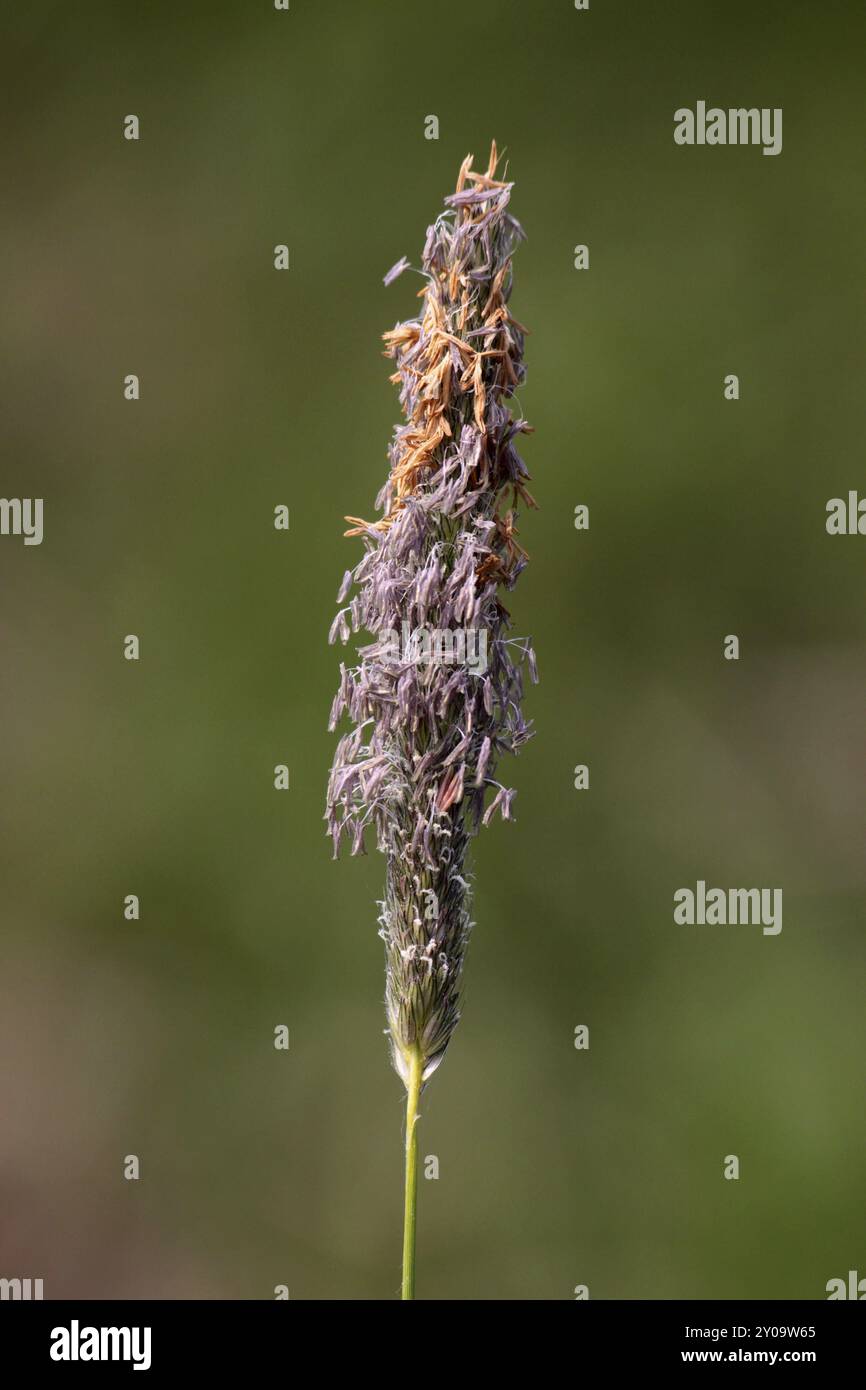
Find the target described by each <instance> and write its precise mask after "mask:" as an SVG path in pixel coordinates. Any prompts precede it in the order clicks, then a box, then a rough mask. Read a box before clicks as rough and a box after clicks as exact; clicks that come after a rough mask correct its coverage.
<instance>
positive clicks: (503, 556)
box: [326, 144, 537, 1085]
mask: <svg viewBox="0 0 866 1390" xmlns="http://www.w3.org/2000/svg"><path fill="white" fill-rule="evenodd" d="M497 163H498V158H497V153H496V146H495V144H494V145H493V147H492V149H491V153H490V161H489V164H488V167H487V171H486V172H485V173H476V172H475V171H474V170H473V169H472V167H471V166H472V156H471V155H468V156H467V157H466V159H465V160H464V161H463V164H462V166H461V168H460V173H459V176H458V179H457V187H456V191H455V192H454V193H452V194H450V195H449V196H448V197H447V198H446V199H445V210H444V211H443V212H442V213H440V215H439V217H438V218H437V219H436V221H435V222H434V224H433V226H432V227H430V228H429V229H428V232H427V241H426V244H425V246H424V252H423V258H422V267H423V275H424V280H425V283H424V287H423V289H422V291H421V295H420V297H421V300H422V304H421V312H420V314H419V316H418V318H416V319H411V320H409V321H408V322H406V323H400V324H398V325H397V327H396V328H394V329H392V330H391V331H390V332H389V333H386V334H385V335H384V340H385V343H386V355H387V356H389V357H393V359H394V361H395V363H396V366H397V371H396V372H395V374H394V376H393V377H392V378H391V380H392V381H394V382H395V383H397V384H398V385H399V386H400V404H401V406H402V408H403V412H404V415H405V421H404V423H402V424H400V425H398V426H397V427H396V428H395V431H394V437H393V440H392V442H391V446H390V450H389V460H390V465H391V468H390V474H389V476H388V479H387V481H386V482H385V485H384V487H383V488H382V490H381V492H380V493H379V496H378V498H377V500H376V505H377V508H378V509H379V510H380V511H381V513H382V515H381V517H380V518H379V520H378V521H375V522H366V521H363V520H361V519H360V518H357V517H348V518H347V520H348V521H349V522H350V529H349V530H348V531H347V532H346V534H347V535H349V536H360V537H361V538H362V539H363V541H364V546H365V553H364V556H363V558H362V559H361V561H360V563H359V564H358V565H357V566H356V567H355V569H354V570H349V571H347V572H346V574H345V575H344V578H343V583H342V585H341V587H340V592H339V595H338V602H339V603H340V604H346V600H347V599H348V598H349V595H350V593H351V591H352V589H353V588H354V589H355V591H356V592H355V594H354V597H352V598H351V601H350V602H348V604H347V605H346V606H344V607H342V608H341V609H340V611H339V612H338V613H337V616H336V618H335V619H334V623H333V626H332V628H331V633H330V640H331V641H332V642H333V641H334V640H335V639H336V637H337V636H338V635H339V636H340V638H341V640H342V641H343V643H346V642H347V641H348V640H349V637H350V634H351V633H357V632H359V631H361V630H364V631H366V632H368V633H370V634H371V636H372V638H373V641H372V643H370V644H369V645H367V646H364V647H361V648H360V649H359V652H358V656H359V664H358V665H357V666H354V667H353V668H352V669H347V667H346V666H345V665H343V664H341V666H340V687H339V690H338V692H337V696H336V698H335V700H334V704H333V707H332V709H331V718H330V724H329V727H330V728H331V729H332V730H333V729H334V728H335V727H336V725H337V724H338V722H339V721H340V719H341V718H342V716H343V715H344V714H348V716H349V718H350V720H351V721H352V723H353V725H354V727H353V728H352V730H351V731H350V732H348V733H346V734H344V735H343V736H342V737H341V739H340V741H339V744H338V746H337V750H336V753H335V756H334V764H333V767H332V769H331V776H330V781H329V785H328V798H327V811H326V819H327V822H328V830H329V833H330V834H331V836H332V838H333V842H334V855H335V857H336V856H337V854H338V853H339V848H340V844H341V842H342V841H343V839H344V838H345V839H347V840H348V841H349V843H350V846H351V852H352V853H353V854H358V853H364V848H365V847H364V837H365V831H366V829H367V827H368V826H371V827H372V828H373V831H374V832H375V836H376V841H377V845H378V848H379V849H380V850H381V851H382V852H383V853H384V855H385V858H386V878H385V896H384V900H383V901H382V902H381V903H380V908H381V913H380V917H379V922H380V933H379V934H380V936H381V937H382V938H383V940H384V942H385V966H386V987H385V1008H386V1014H387V1020H388V1031H389V1034H390V1041H391V1055H392V1060H393V1063H394V1067H395V1069H396V1070H397V1072H398V1073H399V1075H400V1076H401V1077H402V1078H403V1081H404V1082H405V1083H406V1084H407V1085H408V1073H409V1058H410V1056H411V1055H412V1054H413V1052H416V1051H417V1052H418V1053H420V1056H421V1059H422V1063H423V1076H424V1079H426V1078H427V1077H429V1076H430V1075H431V1074H432V1072H433V1071H434V1070H435V1068H436V1067H437V1066H438V1064H439V1062H440V1061H441V1059H442V1057H443V1055H444V1052H445V1049H446V1047H447V1045H448V1042H449V1039H450V1037H451V1034H452V1033H453V1031H454V1028H455V1026H456V1024H457V1021H458V1019H459V1016H460V986H461V975H462V968H463V960H464V956H465V953H466V947H467V943H468V939H469V933H470V930H471V926H472V923H471V920H470V915H469V895H470V888H469V882H468V878H467V872H468V871H467V865H466V859H467V849H468V844H469V840H470V838H471V836H472V835H473V834H474V833H475V831H476V830H477V829H478V827H479V825H480V824H484V825H487V824H489V822H490V820H491V818H492V817H493V815H494V814H495V813H496V812H497V811H498V812H499V813H500V814H501V816H502V817H503V819H505V820H510V819H511V818H512V803H513V799H514V792H513V791H511V790H509V789H508V788H507V787H505V786H503V785H502V784H501V783H500V782H498V781H497V780H496V776H495V773H496V767H497V763H498V760H499V758H500V756H501V755H502V754H503V753H510V752H516V751H517V750H518V749H519V748H520V747H521V745H522V744H523V743H525V742H526V740H527V739H528V738H529V737H530V736H531V727H530V725H529V724H527V723H526V721H525V720H524V717H523V713H522V708H521V705H522V697H523V680H522V666H523V664H524V662H525V663H526V664H527V665H528V667H529V671H530V674H531V676H532V679H533V680H535V679H537V676H536V670H535V657H534V654H533V651H532V648H531V646H530V644H529V642H527V641H524V640H522V639H513V638H509V635H508V634H509V631H510V626H511V624H510V618H509V614H508V611H507V609H506V608H505V606H504V604H503V602H502V597H501V591H502V590H503V589H505V590H510V589H512V588H513V586H514V584H515V582H516V580H517V578H518V577H519V575H520V573H521V571H522V570H523V568H524V566H525V564H526V554H525V552H524V551H523V549H522V548H521V546H520V545H519V544H518V542H517V539H516V534H515V527H514V521H515V516H516V509H517V505H518V503H519V502H520V501H523V502H524V503H526V504H527V505H529V506H534V502H533V499H532V497H531V496H530V494H529V493H528V492H527V490H526V481H527V479H528V477H529V475H528V473H527V471H526V468H525V466H524V464H523V461H522V459H521V458H520V455H519V454H518V452H517V448H516V445H515V441H516V440H517V437H518V436H519V435H520V434H524V433H528V432H529V429H530V426H529V425H528V424H527V423H526V421H525V420H523V419H522V418H520V417H519V416H518V417H517V418H514V416H513V415H512V411H511V409H510V405H509V402H510V399H511V397H512V396H513V393H514V391H515V389H516V388H517V387H518V386H519V385H520V383H521V382H522V381H523V379H524V375H525V368H524V365H523V338H524V332H525V330H524V329H523V327H522V326H521V325H520V324H519V323H518V322H517V320H516V319H514V318H513V317H512V315H511V313H510V311H509V308H508V301H509V297H510V292H511V254H512V251H513V250H514V248H515V246H516V245H517V243H518V242H519V241H520V240H521V239H522V237H523V230H522V228H521V227H520V224H519V223H518V222H517V221H516V220H515V219H514V218H513V217H512V216H511V214H510V213H509V212H508V203H509V199H510V196H511V190H512V187H513V185H512V184H511V183H508V182H506V181H505V180H503V179H497V178H496V168H497ZM408 268H409V263H408V262H407V261H406V259H405V257H404V258H403V259H401V260H400V261H398V262H397V264H396V265H395V266H394V267H393V268H392V269H391V270H390V271H389V272H388V274H387V275H386V276H385V283H386V285H387V284H390V283H391V282H392V281H393V280H396V279H397V277H398V276H399V275H400V274H402V272H403V271H404V270H406V269H408ZM401 638H402V641H401ZM482 649H483V660H482V659H481V652H482Z"/></svg>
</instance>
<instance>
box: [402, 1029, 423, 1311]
mask: <svg viewBox="0 0 866 1390" xmlns="http://www.w3.org/2000/svg"><path fill="white" fill-rule="evenodd" d="M408 1062H409V1084H408V1085H407V1087H406V1204H405V1207H404V1215H403V1291H402V1297H403V1299H413V1298H414V1297H415V1208H416V1206H417V1196H418V1135H417V1133H416V1125H417V1123H418V1099H419V1097H420V1095H421V1073H422V1072H423V1070H424V1059H423V1057H422V1056H421V1053H420V1052H419V1051H418V1049H417V1047H413V1048H412V1050H411V1052H410V1053H409V1057H408Z"/></svg>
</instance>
